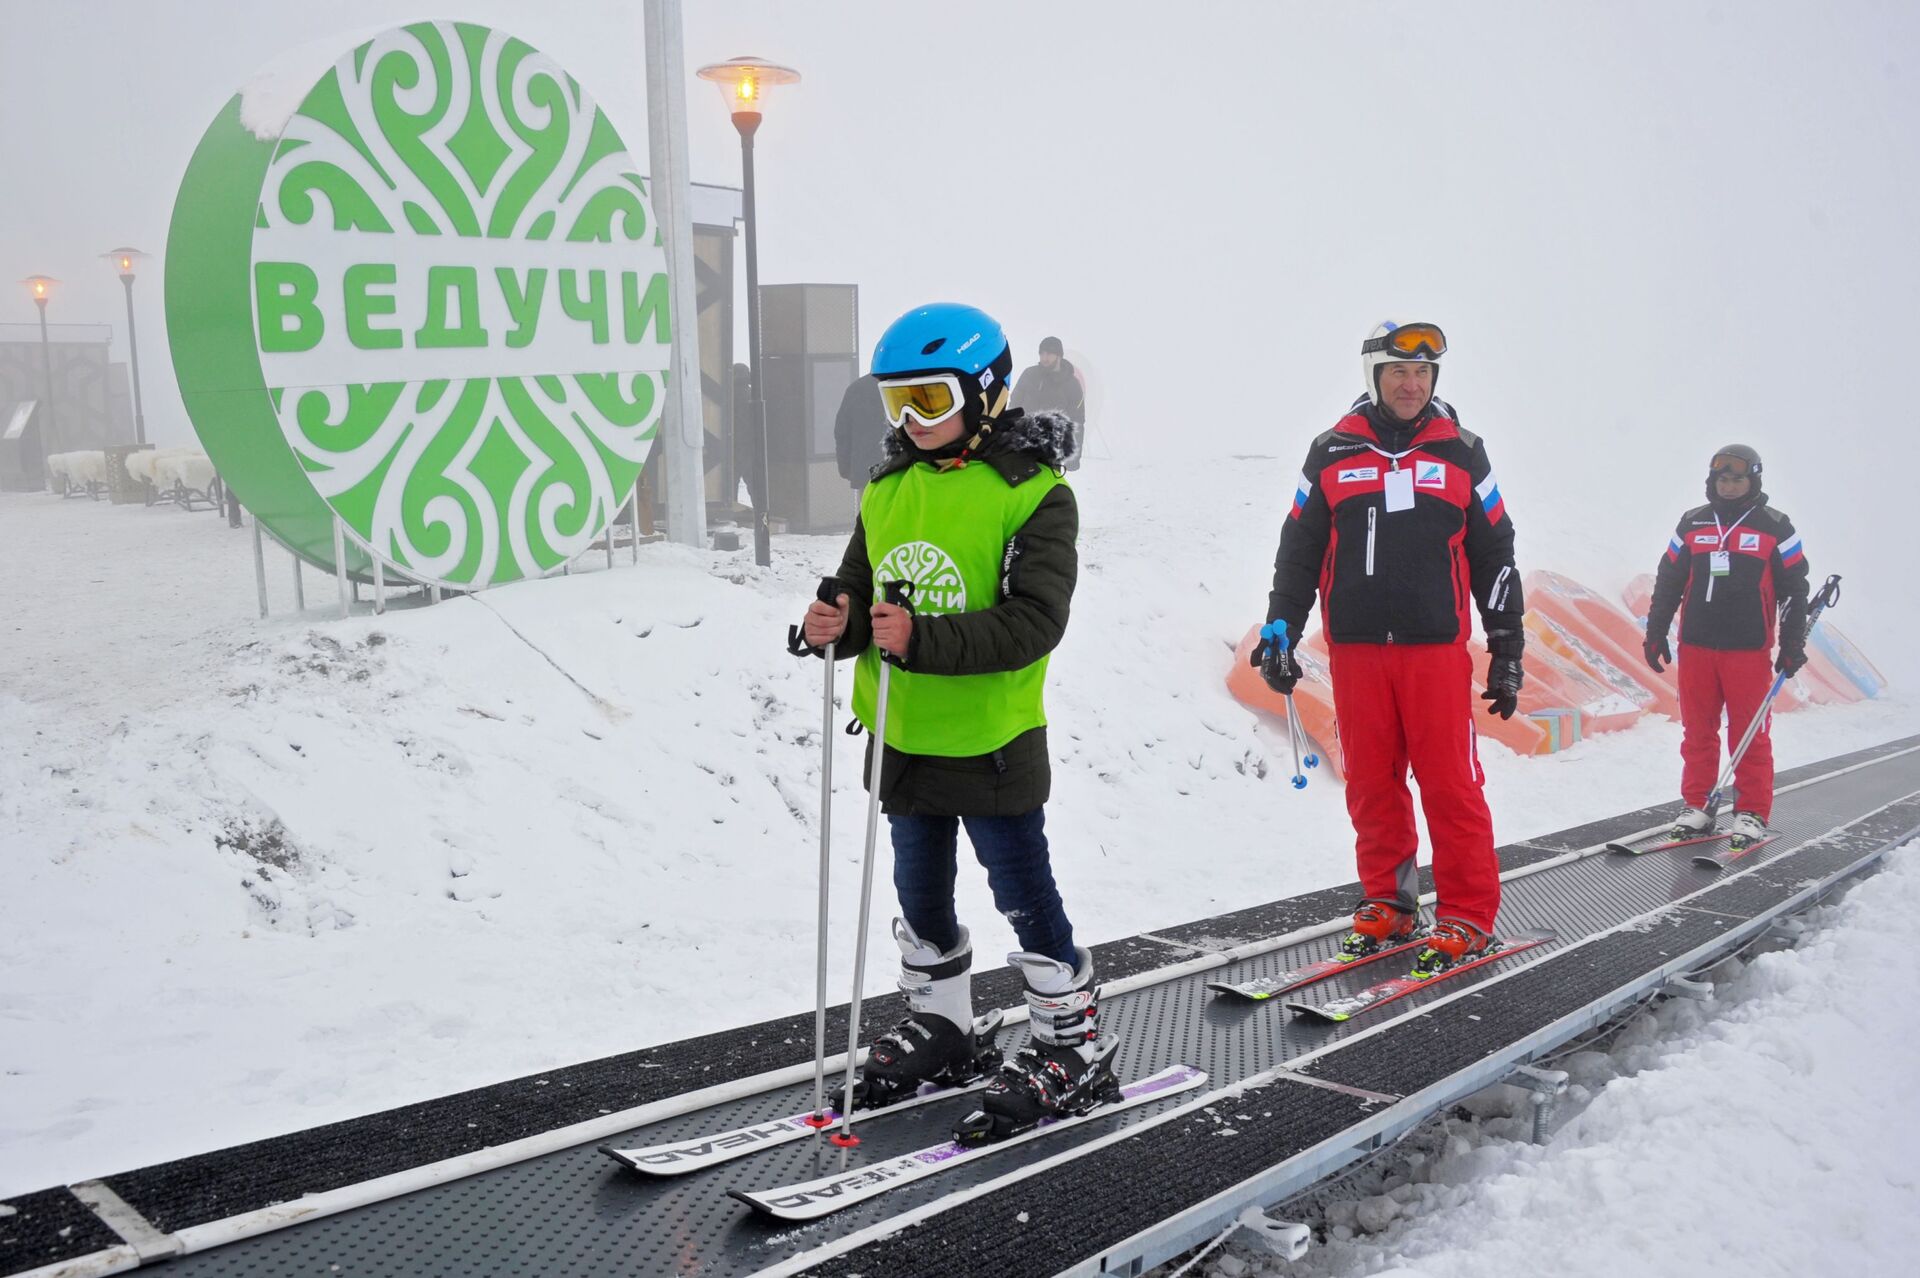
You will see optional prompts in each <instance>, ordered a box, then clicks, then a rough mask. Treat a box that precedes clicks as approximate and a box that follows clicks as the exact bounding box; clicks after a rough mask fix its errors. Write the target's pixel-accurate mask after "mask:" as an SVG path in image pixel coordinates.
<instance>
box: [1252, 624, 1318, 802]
mask: <svg viewBox="0 0 1920 1278" xmlns="http://www.w3.org/2000/svg"><path fill="white" fill-rule="evenodd" d="M1260 637H1261V638H1262V639H1265V640H1266V641H1267V644H1268V646H1269V648H1271V649H1272V650H1273V651H1275V652H1287V651H1290V649H1291V645H1290V644H1289V643H1288V641H1287V623H1286V622H1284V621H1269V622H1268V623H1267V624H1266V625H1264V626H1262V627H1260ZM1282 695H1284V696H1285V697H1286V699H1287V742H1288V744H1290V745H1291V746H1292V747H1293V788H1294V789H1296V790H1304V789H1306V788H1307V776H1306V773H1304V772H1302V771H1301V770H1300V765H1301V763H1302V761H1303V756H1304V762H1305V763H1306V766H1307V767H1309V768H1317V767H1319V766H1320V756H1319V755H1317V754H1315V753H1314V752H1313V749H1312V747H1311V746H1308V745H1307V740H1306V737H1307V733H1306V729H1304V728H1302V727H1301V726H1300V714H1299V712H1298V711H1297V710H1296V709H1295V708H1294V704H1293V693H1291V692H1287V693H1284V694H1282Z"/></svg>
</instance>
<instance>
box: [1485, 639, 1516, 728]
mask: <svg viewBox="0 0 1920 1278" xmlns="http://www.w3.org/2000/svg"><path fill="white" fill-rule="evenodd" d="M1526 646H1527V636H1526V632H1525V631H1524V630H1520V629H1517V628H1516V629H1513V630H1489V631H1487V653H1488V660H1487V690H1486V691H1485V692H1483V693H1481V694H1480V697H1481V700H1483V701H1485V702H1486V703H1487V713H1488V714H1497V715H1499V716H1500V717H1501V718H1502V719H1511V718H1513V712H1514V711H1515V710H1518V709H1519V708H1520V685H1521V684H1522V683H1523V682H1525V680H1526V674H1525V672H1524V671H1522V670H1521V668H1520V654H1521V653H1522V652H1524V651H1525V650H1526Z"/></svg>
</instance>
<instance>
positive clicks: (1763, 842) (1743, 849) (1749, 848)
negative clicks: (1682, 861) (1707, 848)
mask: <svg viewBox="0 0 1920 1278" xmlns="http://www.w3.org/2000/svg"><path fill="white" fill-rule="evenodd" d="M1779 837H1780V836H1779V835H1778V834H1777V833H1775V832H1774V831H1772V830H1769V831H1767V837H1766V838H1764V839H1755V840H1754V841H1753V842H1751V843H1746V844H1742V845H1741V846H1739V847H1737V848H1736V847H1728V848H1722V849H1721V850H1720V851H1718V852H1700V853H1697V854H1695V856H1694V858H1693V863H1694V864H1695V865H1703V866H1706V867H1707V868H1708V869H1710V870H1724V869H1726V868H1727V867H1728V866H1729V865H1732V864H1733V863H1734V862H1735V861H1738V860H1739V859H1740V858H1741V857H1744V856H1746V855H1748V854H1749V853H1753V852H1758V851H1759V850H1760V849H1761V848H1764V847H1765V846H1767V844H1769V843H1771V842H1773V841H1774V840H1775V839H1777V838H1779Z"/></svg>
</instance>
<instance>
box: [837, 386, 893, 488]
mask: <svg viewBox="0 0 1920 1278" xmlns="http://www.w3.org/2000/svg"><path fill="white" fill-rule="evenodd" d="M892 429H893V428H892V427H891V426H890V425H889V424H888V422H887V414H886V410H885V409H884V408H883V407H882V406H881V404H880V379H879V378H877V377H875V376H874V375H873V374H872V373H868V374H867V375H866V376H865V377H858V378H855V379H854V380H853V382H852V384H851V385H849V386H848V387H847V391H846V394H844V395H842V396H841V397H840V411H839V412H838V413H837V414H835V415H834V419H833V451H834V453H835V456H836V458H837V459H838V461H839V463H840V478H842V479H844V480H846V481H847V483H849V484H851V485H852V486H853V487H854V488H855V489H860V488H865V487H866V486H867V477H868V475H869V474H870V473H871V472H872V470H873V468H874V467H875V466H878V465H879V464H880V463H881V462H882V461H884V460H885V459H886V455H885V451H884V447H883V446H884V445H885V443H886V439H887V434H888V432H889V431H891V430H892Z"/></svg>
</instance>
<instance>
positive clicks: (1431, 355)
mask: <svg viewBox="0 0 1920 1278" xmlns="http://www.w3.org/2000/svg"><path fill="white" fill-rule="evenodd" d="M1446 353H1447V335H1446V334H1445V333H1443V332H1441V331H1440V326H1439V325H1438V324H1396V323H1394V322H1393V321H1392V320H1381V321H1380V323H1379V325H1378V326H1376V327H1375V328H1374V330H1373V332H1371V333H1369V334H1367V340H1366V341H1364V342H1362V343H1360V371H1361V373H1362V375H1363V376H1364V377H1365V379H1366V384H1367V398H1368V399H1369V400H1371V401H1372V402H1373V403H1375V404H1378V403H1379V402H1380V369H1381V368H1382V366H1384V365H1387V364H1431V365H1433V380H1434V383H1435V384H1436V385H1438V384H1439V381H1440V357H1441V356H1442V355H1445V354H1446Z"/></svg>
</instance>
